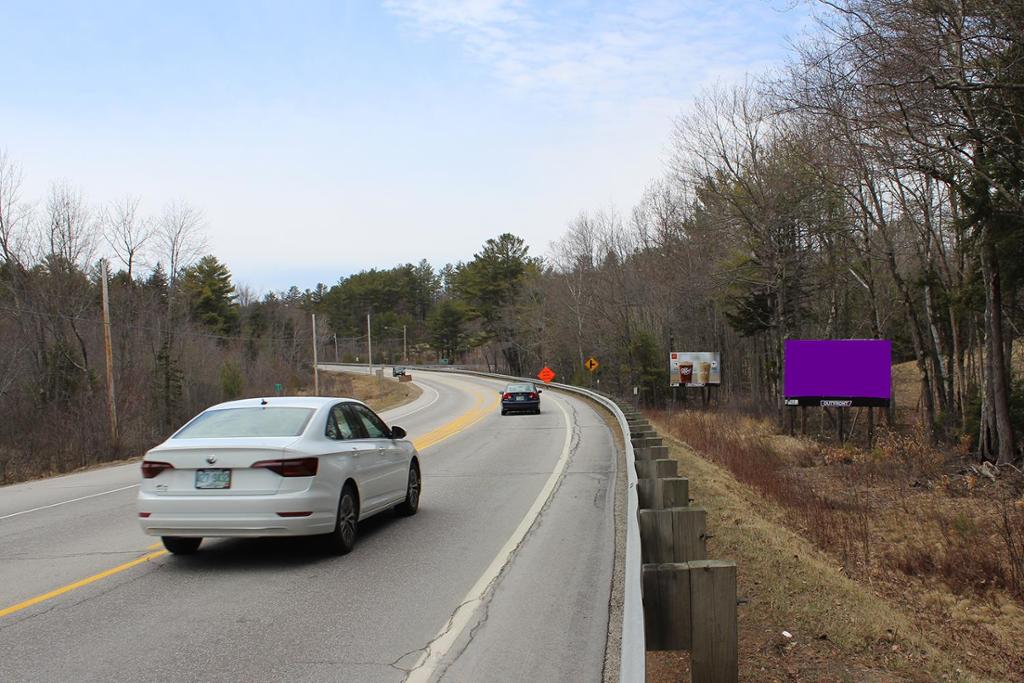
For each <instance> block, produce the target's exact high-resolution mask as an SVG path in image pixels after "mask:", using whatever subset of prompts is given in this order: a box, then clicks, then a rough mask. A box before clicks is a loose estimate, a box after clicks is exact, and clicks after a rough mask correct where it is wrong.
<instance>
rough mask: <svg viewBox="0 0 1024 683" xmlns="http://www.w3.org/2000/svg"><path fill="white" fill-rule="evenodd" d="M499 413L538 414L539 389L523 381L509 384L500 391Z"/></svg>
mask: <svg viewBox="0 0 1024 683" xmlns="http://www.w3.org/2000/svg"><path fill="white" fill-rule="evenodd" d="M500 393H501V414H502V415H508V414H509V413H534V414H537V415H540V393H541V392H540V389H538V388H537V387H535V386H534V385H532V384H530V383H529V382H523V383H521V384H509V385H508V386H507V387H505V388H504V389H503V390H502V391H501V392H500Z"/></svg>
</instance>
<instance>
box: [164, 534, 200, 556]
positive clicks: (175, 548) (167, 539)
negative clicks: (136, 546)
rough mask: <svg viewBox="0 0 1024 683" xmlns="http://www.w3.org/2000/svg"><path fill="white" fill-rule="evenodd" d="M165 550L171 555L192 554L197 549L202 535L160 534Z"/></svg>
mask: <svg viewBox="0 0 1024 683" xmlns="http://www.w3.org/2000/svg"><path fill="white" fill-rule="evenodd" d="M160 540H161V541H163V543H164V547H165V548H167V552H169V553H171V554H173V555H192V554H193V553H195V552H196V551H197V550H199V544H200V543H202V542H203V539H202V537H199V538H193V537H191V536H161V537H160Z"/></svg>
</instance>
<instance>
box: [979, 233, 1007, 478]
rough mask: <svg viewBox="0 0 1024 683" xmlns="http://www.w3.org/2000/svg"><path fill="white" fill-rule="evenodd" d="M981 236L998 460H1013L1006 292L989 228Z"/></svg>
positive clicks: (987, 345)
mask: <svg viewBox="0 0 1024 683" xmlns="http://www.w3.org/2000/svg"><path fill="white" fill-rule="evenodd" d="M983 230H984V232H983V234H982V239H981V270H982V277H983V279H984V282H985V327H986V332H987V334H986V342H987V343H986V349H985V350H986V352H987V355H988V358H989V362H988V370H989V374H988V382H989V383H990V385H991V397H992V415H993V417H994V418H995V427H996V435H997V437H998V441H999V443H998V452H997V453H996V461H997V462H999V463H1007V462H1011V461H1013V459H1014V456H1015V455H1016V454H1015V452H1014V443H1013V424H1012V423H1011V422H1010V387H1009V373H1008V371H1007V363H1006V360H1007V359H1006V353H1005V348H1004V338H1003V295H1002V289H1001V286H1000V282H999V261H998V257H997V256H996V249H995V245H994V244H993V243H992V235H991V232H990V230H989V229H988V227H984V228H983Z"/></svg>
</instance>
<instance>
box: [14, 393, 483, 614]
mask: <svg viewBox="0 0 1024 683" xmlns="http://www.w3.org/2000/svg"><path fill="white" fill-rule="evenodd" d="M473 394H474V395H475V397H476V399H477V401H476V404H475V405H474V406H473V408H472V409H470V410H469V411H468V412H466V413H463V414H462V415H460V416H459V417H457V418H455V419H454V420H452V421H451V422H448V423H445V424H443V425H441V426H440V427H438V428H437V429H435V430H433V431H430V432H427V433H426V434H424V435H423V436H420V437H418V438H416V439H413V441H412V443H413V445H414V446H416V450H418V451H422V450H424V449H427V448H430V447H431V446H434V445H436V444H439V443H441V442H442V441H444V440H445V439H448V438H450V437H452V436H455V435H456V434H458V433H459V432H461V431H462V430H464V429H466V428H467V427H469V426H471V425H473V424H475V423H476V422H478V421H480V420H481V419H483V418H484V417H485V416H486V415H488V414H489V413H491V412H492V411H493V410H494V407H495V406H496V405H497V404H498V401H497V400H491V401H489V402H488V401H487V396H486V395H485V394H484V393H483V392H481V391H476V390H474V391H473ZM485 404H486V405H485ZM161 545H163V544H162V543H154V544H153V545H151V546H149V547H148V548H146V550H155V551H156V552H150V553H147V554H145V555H142V556H141V557H137V558H135V559H134V560H131V561H130V562H125V563H124V564H119V565H117V566H116V567H112V568H110V569H107V570H105V571H102V572H100V573H99V574H93V575H92V576H90V577H87V578H84V579H81V580H80V581H75V582H74V583H69V584H68V585H66V586H61V587H60V588H56V589H54V590H52V591H50V592H49V593H43V594H42V595H37V596H35V597H34V598H29V599H28V600H25V601H23V602H19V603H18V604H16V605H11V606H10V607H5V608H3V609H0V618H2V617H6V616H9V615H11V614H14V613H15V612H20V611H22V610H24V609H28V608H29V607H32V606H33V605H38V604H39V603H41V602H46V601H47V600H52V599H53V598H56V597H59V596H61V595H64V594H65V593H70V592H71V591H73V590H76V589H78V588H82V587H83V586H88V585H89V584H91V583H96V582H97V581H101V580H103V579H105V578H107V577H109V576H113V575H114V574H119V573H121V572H123V571H126V570H128V569H131V568H132V567H137V566H139V565H140V564H144V563H146V562H149V561H150V560H155V559H156V558H158V557H163V556H164V555H166V554H167V551H166V550H156V549H157V548H159V547H161Z"/></svg>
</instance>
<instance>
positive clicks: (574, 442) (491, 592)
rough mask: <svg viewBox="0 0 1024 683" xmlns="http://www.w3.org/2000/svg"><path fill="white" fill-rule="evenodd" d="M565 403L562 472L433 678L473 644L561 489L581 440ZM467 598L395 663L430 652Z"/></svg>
mask: <svg viewBox="0 0 1024 683" xmlns="http://www.w3.org/2000/svg"><path fill="white" fill-rule="evenodd" d="M565 403H566V405H567V407H568V412H569V415H570V420H569V422H570V430H571V432H572V437H571V438H570V441H569V457H568V458H567V460H566V463H565V469H563V470H562V473H561V474H560V475H559V477H558V481H556V482H555V486H554V488H552V490H551V495H549V496H548V498H547V500H545V501H544V505H543V506H542V507H541V509H540V511H539V512H538V513H537V517H536V518H535V519H534V520H533V523H532V524H531V525H530V528H529V530H527V532H526V534H525V535H524V536H523V538H522V539H521V540H520V541H519V543H518V544H517V545H516V547H515V548H514V549H513V550H512V552H511V553H510V554H509V556H508V560H507V561H506V562H505V564H504V566H503V567H502V568H501V571H500V572H498V574H497V576H495V577H494V579H493V580H492V581H491V582H490V583H489V584H487V586H486V587H485V588H484V590H483V592H482V593H481V594H480V598H479V601H480V606H479V607H478V608H477V615H478V616H477V619H476V621H475V622H474V624H473V625H472V627H470V629H469V636H468V637H467V638H466V642H465V643H464V644H463V645H462V647H461V648H459V650H458V651H457V652H455V653H454V655H451V656H450V657H449V661H448V662H447V663H443V668H440V669H439V670H438V672H437V674H436V680H441V679H443V678H444V677H445V675H446V674H447V673H448V670H449V669H450V668H451V667H452V666H453V665H454V664H455V663H456V662H458V660H459V658H460V657H462V655H463V654H464V653H465V652H466V651H467V650H468V649H469V647H470V646H471V645H472V644H473V640H474V639H475V638H476V636H477V633H478V632H479V631H480V629H482V628H483V627H484V626H485V625H486V623H487V620H488V618H489V617H490V610H491V603H492V602H493V599H494V596H495V594H496V593H497V589H498V587H499V584H500V583H501V582H502V581H503V580H504V578H505V576H506V575H507V574H508V573H509V572H510V571H511V570H512V566H513V565H514V564H515V563H516V560H517V559H518V558H519V554H520V552H521V551H522V549H523V547H524V546H525V545H526V543H527V542H528V541H529V540H530V538H531V537H533V535H534V534H535V533H536V532H537V530H538V529H540V528H541V526H542V525H543V523H544V517H545V515H546V514H547V511H548V509H549V508H550V507H551V504H552V502H553V501H554V500H555V496H557V495H558V492H559V491H560V490H561V488H562V484H563V483H564V481H565V478H566V476H567V475H568V474H570V472H569V468H570V467H572V464H573V461H574V460H575V459H576V455H577V453H578V452H579V448H580V444H581V443H582V430H581V429H580V425H579V420H578V415H577V413H576V406H575V405H574V404H573V403H572V402H571V401H566V402H565ZM549 474H550V473H549ZM573 474H575V473H573ZM470 602H473V600H467V601H465V602H463V603H461V604H460V605H459V606H458V607H456V608H455V610H453V611H452V613H451V615H450V616H449V617H448V623H447V624H446V626H445V629H444V631H442V632H441V633H439V634H438V635H437V636H435V637H434V638H432V639H431V640H430V642H428V643H427V645H426V646H425V647H423V648H419V649H417V650H413V651H411V652H409V653H406V654H405V655H403V656H402V657H399V658H398V659H396V660H395V663H397V662H399V661H401V660H402V659H403V658H405V657H406V656H408V655H409V654H412V653H415V652H421V653H423V652H425V653H426V655H427V656H428V657H429V655H430V648H431V647H432V646H433V644H434V643H435V642H437V641H438V640H439V639H440V638H442V637H443V636H445V635H447V633H448V632H449V631H450V630H451V627H452V622H453V621H454V620H455V616H456V615H457V614H458V612H459V610H460V609H462V608H463V607H464V606H465V605H467V604H469V603H470ZM396 668H400V667H396ZM401 670H403V671H406V674H408V673H410V672H411V671H412V669H408V670H406V669H401Z"/></svg>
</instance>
